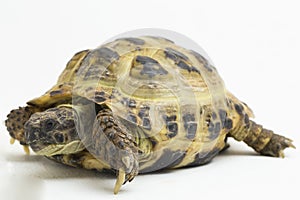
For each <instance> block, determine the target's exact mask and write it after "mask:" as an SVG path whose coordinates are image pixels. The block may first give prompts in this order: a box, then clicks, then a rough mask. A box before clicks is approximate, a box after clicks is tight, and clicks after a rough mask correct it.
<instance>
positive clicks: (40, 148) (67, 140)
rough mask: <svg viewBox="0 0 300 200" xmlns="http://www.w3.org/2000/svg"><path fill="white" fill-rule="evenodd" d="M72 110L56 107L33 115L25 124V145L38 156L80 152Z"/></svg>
mask: <svg viewBox="0 0 300 200" xmlns="http://www.w3.org/2000/svg"><path fill="white" fill-rule="evenodd" d="M75 115H76V114H75V112H74V111H73V109H72V108H68V107H56V108H50V109H48V110H46V111H44V112H37V113H35V114H33V115H32V116H31V117H30V119H29V120H28V121H27V122H26V123H25V126H24V128H25V140H26V143H27V144H28V145H29V146H30V147H31V148H32V150H33V151H35V152H36V153H37V154H39V155H45V156H53V155H57V154H71V153H76V152H79V151H82V150H83V149H84V146H83V144H82V143H81V142H80V139H79V137H78V134H77V131H76V127H75V122H74V117H75Z"/></svg>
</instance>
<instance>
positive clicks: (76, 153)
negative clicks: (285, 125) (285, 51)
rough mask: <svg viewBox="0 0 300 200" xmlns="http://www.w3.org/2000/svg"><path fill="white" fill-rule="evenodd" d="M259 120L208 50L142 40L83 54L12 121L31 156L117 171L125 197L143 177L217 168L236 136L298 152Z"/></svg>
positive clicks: (276, 152)
mask: <svg viewBox="0 0 300 200" xmlns="http://www.w3.org/2000/svg"><path fill="white" fill-rule="evenodd" d="M253 117H254V116H253V112H252V110H251V109H250V108H249V107H248V106H247V104H246V103H244V102H242V101H240V100H239V99H237V98H236V97H235V96H234V95H233V94H231V93H230V92H229V91H228V90H227V89H226V88H225V86H224V84H223V81H222V79H221V78H220V76H219V75H218V72H217V70H216V68H215V67H214V66H213V65H212V64H211V62H210V61H209V60H208V59H207V58H205V57H204V56H202V55H201V54H200V53H198V52H196V51H194V50H189V49H187V48H184V47H181V46H179V45H177V44H175V43H174V42H173V41H171V40H169V39H167V38H163V37H156V36H138V37H125V38H119V39H116V40H114V41H112V42H109V43H106V44H103V45H101V46H99V47H98V48H96V49H93V50H84V51H81V52H79V53H77V54H75V55H74V56H73V58H72V59H71V60H70V61H69V62H68V63H67V65H66V68H65V69H64V71H63V72H62V74H61V75H60V76H59V79H58V81H57V83H56V84H55V86H54V87H52V88H51V89H50V90H49V91H47V92H46V93H45V94H44V95H42V96H41V97H38V98H35V99H33V100H30V101H28V102H27V105H26V106H25V107H19V108H18V109H14V110H12V111H11V112H10V113H9V114H8V116H7V120H6V121H5V124H6V127H7V130H8V132H9V134H10V136H11V137H12V139H11V143H13V142H14V141H15V140H18V141H19V142H20V144H21V145H23V146H24V149H25V151H26V152H27V153H29V147H30V148H31V149H32V150H33V151H34V152H36V153H37V154H38V155H43V156H45V157H47V158H49V159H51V160H54V161H57V162H59V163H62V164H65V165H68V166H72V167H80V168H85V169H95V170H98V171H107V170H109V171H113V172H115V173H116V176H117V181H116V184H115V188H114V193H115V194H117V193H118V192H119V190H120V188H121V185H123V184H125V183H126V182H127V181H132V180H133V178H134V177H135V176H136V175H137V174H138V173H148V172H153V171H158V170H163V169H174V168H182V167H191V166H199V165H203V164H206V163H208V162H210V161H211V160H212V159H213V158H214V157H215V156H216V155H217V154H219V152H221V151H223V150H225V149H226V148H227V147H228V144H227V138H228V137H233V138H234V139H236V140H237V141H244V142H245V143H246V144H247V145H249V146H250V147H252V148H253V149H254V150H255V151H256V152H258V153H260V154H262V155H267V156H273V157H284V154H283V150H284V149H285V148H287V147H292V148H295V147H294V146H293V144H292V140H291V139H288V138H286V137H284V136H280V135H277V134H275V133H274V132H273V131H271V130H268V129H265V128H263V127H262V126H261V125H259V124H257V123H255V122H254V121H253V120H252V119H251V118H253Z"/></svg>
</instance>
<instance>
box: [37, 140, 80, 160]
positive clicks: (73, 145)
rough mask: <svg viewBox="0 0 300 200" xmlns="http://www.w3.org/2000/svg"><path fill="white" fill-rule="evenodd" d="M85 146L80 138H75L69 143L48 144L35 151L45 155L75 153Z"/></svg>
mask: <svg viewBox="0 0 300 200" xmlns="http://www.w3.org/2000/svg"><path fill="white" fill-rule="evenodd" d="M84 149H85V146H84V145H83V144H82V142H81V141H80V140H75V141H72V142H70V143H67V144H48V145H47V146H45V147H44V148H41V149H39V150H36V151H35V153H36V154H38V155H43V156H54V155H59V154H74V153H78V152H80V151H83V150H84Z"/></svg>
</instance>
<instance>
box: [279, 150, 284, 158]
mask: <svg viewBox="0 0 300 200" xmlns="http://www.w3.org/2000/svg"><path fill="white" fill-rule="evenodd" d="M278 154H279V157H280V158H284V153H283V150H281V151H279V153H278Z"/></svg>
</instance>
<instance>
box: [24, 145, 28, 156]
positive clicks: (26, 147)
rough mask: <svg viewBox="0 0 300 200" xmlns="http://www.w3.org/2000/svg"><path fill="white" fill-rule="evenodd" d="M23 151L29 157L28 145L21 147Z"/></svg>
mask: <svg viewBox="0 0 300 200" xmlns="http://www.w3.org/2000/svg"><path fill="white" fill-rule="evenodd" d="M23 149H24V151H25V153H26V155H29V154H30V149H29V147H28V145H24V146H23Z"/></svg>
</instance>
